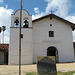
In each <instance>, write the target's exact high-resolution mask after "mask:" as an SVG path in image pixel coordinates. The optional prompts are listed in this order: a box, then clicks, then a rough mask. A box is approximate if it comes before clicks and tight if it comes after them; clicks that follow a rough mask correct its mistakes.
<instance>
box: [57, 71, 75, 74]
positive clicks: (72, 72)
mask: <svg viewBox="0 0 75 75" xmlns="http://www.w3.org/2000/svg"><path fill="white" fill-rule="evenodd" d="M74 73H75V71H69V72H58V73H57V75H73V74H74Z"/></svg>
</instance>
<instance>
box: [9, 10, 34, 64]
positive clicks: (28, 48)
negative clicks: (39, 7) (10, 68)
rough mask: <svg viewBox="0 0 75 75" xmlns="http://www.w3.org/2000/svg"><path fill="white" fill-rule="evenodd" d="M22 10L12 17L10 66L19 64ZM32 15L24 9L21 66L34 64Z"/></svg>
mask: <svg viewBox="0 0 75 75" xmlns="http://www.w3.org/2000/svg"><path fill="white" fill-rule="evenodd" d="M19 20H20V10H17V11H16V12H15V13H14V14H12V15H11V27H10V44H9V64H10V65H11V64H19V23H20V22H19ZM32 35H33V34H32V15H30V14H29V13H28V12H27V11H26V10H24V9H22V24H21V64H32V63H33V40H32Z"/></svg>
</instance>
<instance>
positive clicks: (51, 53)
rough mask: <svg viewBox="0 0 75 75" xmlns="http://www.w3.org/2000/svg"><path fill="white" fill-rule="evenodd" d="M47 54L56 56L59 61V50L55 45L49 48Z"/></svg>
mask: <svg viewBox="0 0 75 75" xmlns="http://www.w3.org/2000/svg"><path fill="white" fill-rule="evenodd" d="M47 56H55V58H56V62H58V50H57V49H56V48H55V47H48V48H47Z"/></svg>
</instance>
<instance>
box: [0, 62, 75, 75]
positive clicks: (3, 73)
mask: <svg viewBox="0 0 75 75" xmlns="http://www.w3.org/2000/svg"><path fill="white" fill-rule="evenodd" d="M56 66H57V71H62V72H66V71H75V63H58V64H56ZM18 71H19V70H18V65H0V75H19V74H18ZM36 71H37V69H36V64H33V65H22V75H25V73H27V72H36Z"/></svg>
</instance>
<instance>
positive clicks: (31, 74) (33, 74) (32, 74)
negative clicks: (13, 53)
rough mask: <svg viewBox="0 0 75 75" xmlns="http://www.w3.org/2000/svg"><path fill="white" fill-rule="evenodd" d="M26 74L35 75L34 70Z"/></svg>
mask: <svg viewBox="0 0 75 75" xmlns="http://www.w3.org/2000/svg"><path fill="white" fill-rule="evenodd" d="M26 75H37V74H36V73H35V72H29V73H27V74H26Z"/></svg>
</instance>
